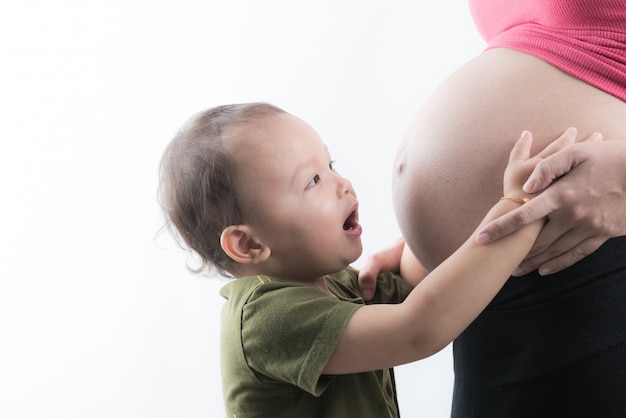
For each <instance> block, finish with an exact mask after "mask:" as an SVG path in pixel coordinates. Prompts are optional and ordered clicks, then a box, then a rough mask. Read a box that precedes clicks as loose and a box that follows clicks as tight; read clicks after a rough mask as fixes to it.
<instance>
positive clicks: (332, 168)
mask: <svg viewBox="0 0 626 418" xmlns="http://www.w3.org/2000/svg"><path fill="white" fill-rule="evenodd" d="M328 167H329V168H330V170H331V171H336V170H337V161H335V160H332V161H331V162H330V164H328Z"/></svg>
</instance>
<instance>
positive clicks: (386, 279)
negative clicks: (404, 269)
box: [373, 272, 413, 303]
mask: <svg viewBox="0 0 626 418" xmlns="http://www.w3.org/2000/svg"><path fill="white" fill-rule="evenodd" d="M376 280H377V281H376V293H374V300H373V303H401V302H403V301H404V299H406V297H407V296H408V295H409V293H411V291H412V290H413V285H412V284H410V283H409V282H407V281H406V280H404V279H403V278H402V277H400V276H399V275H397V274H395V273H389V272H383V273H380V274H379V275H378V277H377V278H376Z"/></svg>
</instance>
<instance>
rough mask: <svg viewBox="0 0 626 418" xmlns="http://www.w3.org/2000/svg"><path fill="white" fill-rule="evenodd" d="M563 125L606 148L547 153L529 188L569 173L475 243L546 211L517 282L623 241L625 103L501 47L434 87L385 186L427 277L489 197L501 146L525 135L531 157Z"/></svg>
mask: <svg viewBox="0 0 626 418" xmlns="http://www.w3.org/2000/svg"><path fill="white" fill-rule="evenodd" d="M570 126H575V127H576V128H577V129H578V137H579V138H582V137H588V136H589V135H591V134H592V133H594V132H601V133H602V135H603V136H604V139H605V142H607V143H606V144H605V143H603V144H600V145H598V146H597V147H595V148H594V147H593V145H594V144H586V145H583V144H581V146H580V147H578V149H577V150H576V151H569V150H567V151H566V152H567V154H565V153H563V154H562V155H559V156H558V157H557V156H554V157H553V160H552V163H549V164H548V163H546V164H544V166H543V168H542V170H543V171H542V172H541V174H540V175H539V177H537V178H536V179H538V180H540V181H537V184H540V185H542V186H545V185H546V184H547V183H549V181H550V180H551V179H552V178H554V177H555V175H557V173H558V172H559V171H563V170H564V169H565V168H568V169H569V168H572V171H571V172H570V173H569V174H568V175H567V176H565V177H564V178H563V179H562V180H560V181H559V182H556V183H554V184H553V185H552V186H551V187H550V188H548V189H547V190H546V191H545V192H544V193H543V194H542V195H540V196H539V197H538V198H537V199H535V200H534V201H533V202H532V203H533V204H532V205H528V206H524V207H522V208H520V209H518V210H517V211H516V212H514V213H512V214H511V215H509V216H508V217H504V218H502V219H501V220H499V221H498V222H497V223H494V224H492V225H491V226H490V227H489V228H487V229H486V232H487V235H484V236H482V238H481V240H482V241H481V242H485V241H488V240H489V237H490V238H491V239H495V238H498V237H500V236H503V235H505V234H507V233H509V232H511V231H512V230H515V228H517V227H519V226H520V225H525V224H527V223H528V222H532V221H534V220H536V219H540V218H542V217H544V216H546V215H547V216H548V218H549V220H550V222H549V223H548V225H547V226H546V228H544V230H543V231H542V233H541V235H540V236H539V238H538V240H537V243H536V244H535V246H534V248H533V250H532V251H531V253H530V258H528V259H527V260H526V261H525V262H524V263H522V265H521V269H519V270H518V271H517V273H518V274H522V273H525V272H528V271H530V270H533V269H535V268H537V267H540V272H542V273H543V274H549V273H553V272H556V271H559V270H561V269H563V268H565V267H567V266H569V265H571V264H573V263H575V262H576V261H578V260H579V259H580V258H582V257H584V256H585V255H588V254H590V253H591V252H593V251H595V250H596V249H597V248H598V247H599V246H600V245H601V244H602V243H603V242H604V241H606V239H608V238H610V237H612V236H618V235H622V234H624V233H626V170H624V168H623V167H624V159H626V146H625V144H626V141H625V140H626V103H624V102H623V101H621V100H619V99H617V98H616V97H613V96H611V95H609V94H606V93H604V92H602V91H600V90H598V89H596V88H594V87H592V86H589V85H588V84H586V83H583V82H582V81H580V80H577V79H575V78H573V77H571V76H569V75H567V74H565V73H563V72H562V71H560V70H558V69H556V68H554V67H552V66H551V65H549V64H546V63H545V62H543V61H541V60H539V59H537V58H534V57H532V56H529V55H526V54H523V53H519V52H515V51H512V50H508V49H494V50H490V51H487V52H485V53H483V54H481V55H480V56H479V57H477V58H475V59H474V60H473V61H471V62H469V63H467V64H466V65H464V66H463V67H461V68H460V69H459V70H458V71H457V72H455V73H454V74H453V75H452V76H451V77H450V78H449V79H448V80H447V81H446V82H444V83H443V84H442V85H441V86H440V88H439V89H438V90H437V91H436V92H435V93H434V94H433V96H432V97H431V98H430V100H429V101H428V102H427V103H425V105H424V107H423V109H422V110H421V111H420V112H419V113H418V114H417V116H416V118H415V120H414V121H413V123H412V125H411V127H410V129H409V130H408V132H407V135H406V138H405V140H404V142H403V144H402V146H401V148H400V150H399V152H398V157H397V160H396V164H395V170H394V178H393V193H394V204H395V207H396V214H397V217H398V221H399V225H400V227H401V230H402V233H403V235H404V236H405V238H406V240H407V243H408V244H409V246H410V247H411V249H412V250H413V252H414V253H415V255H416V256H417V257H418V258H419V260H420V261H421V262H422V263H423V265H424V266H425V267H426V269H427V270H432V269H434V268H435V267H436V266H438V265H439V264H440V263H441V262H442V261H443V260H444V259H445V258H446V257H448V256H449V255H450V254H452V252H453V251H454V250H455V249H456V248H458V247H459V246H460V245H461V244H462V243H463V240H464V238H465V237H466V236H468V235H469V234H470V233H471V232H472V230H473V229H474V228H475V227H476V226H477V225H478V224H479V222H480V220H481V219H482V214H483V213H484V212H485V210H487V209H488V208H489V207H490V206H491V205H492V204H493V202H495V201H497V199H498V198H499V197H500V194H501V193H500V188H499V179H500V178H501V175H502V173H503V170H504V161H506V154H507V152H508V149H509V147H510V146H511V141H512V140H511V139H510V138H515V137H516V133H517V132H520V131H521V130H523V129H528V130H530V131H531V132H533V135H534V148H533V151H535V150H537V149H541V148H543V147H544V146H545V145H546V144H547V143H548V141H549V140H550V139H551V138H554V137H555V136H556V135H558V134H559V133H560V132H562V131H563V130H564V129H566V128H567V127H570ZM614 141H619V143H614V144H613V143H612V142H614ZM609 143H611V144H609ZM583 162H584V164H583ZM547 179H548V180H547ZM566 180H567V181H566ZM572 185H575V186H576V187H572ZM557 207H558V208H559V209H558V210H557V209H556V208H557ZM485 238H487V239H486V240H485Z"/></svg>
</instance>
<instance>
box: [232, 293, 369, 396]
mask: <svg viewBox="0 0 626 418" xmlns="http://www.w3.org/2000/svg"><path fill="white" fill-rule="evenodd" d="M361 306H362V305H359V304H355V303H351V302H346V301H341V300H338V299H333V298H330V297H328V296H327V295H325V294H324V293H322V292H321V291H319V290H318V289H314V288H310V287H307V286H282V287H279V286H274V285H273V283H272V284H266V285H263V286H260V287H259V288H258V289H257V290H256V291H255V292H254V294H253V295H252V296H251V298H250V299H249V300H248V302H247V303H246V305H245V307H244V309H243V313H242V315H243V318H242V324H244V325H243V329H242V331H241V333H242V344H243V349H244V353H245V356H246V360H247V362H248V365H249V366H250V367H251V368H252V369H254V370H255V371H256V373H257V375H258V376H259V378H260V379H267V380H268V381H273V380H275V381H281V382H288V383H291V384H293V385H296V386H298V387H300V388H302V389H303V390H305V391H307V392H309V393H311V394H313V395H315V396H319V395H320V394H321V393H322V392H323V391H324V389H325V388H326V386H327V385H328V383H329V378H328V377H323V376H321V374H322V370H323V369H324V366H325V365H326V363H327V362H328V358H329V357H330V355H331V354H332V352H333V350H334V348H335V346H336V344H337V342H338V341H339V337H340V336H341V333H342V332H343V329H344V327H345V325H346V323H347V322H348V319H349V318H350V316H352V314H353V313H354V312H355V311H356V310H357V309H358V308H359V307H361Z"/></svg>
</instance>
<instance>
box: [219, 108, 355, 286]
mask: <svg viewBox="0 0 626 418" xmlns="http://www.w3.org/2000/svg"><path fill="white" fill-rule="evenodd" d="M244 138H245V139H239V140H237V142H236V143H235V144H234V145H235V147H236V148H232V149H231V150H230V151H231V152H232V155H233V156H234V159H235V165H236V167H237V168H236V175H235V184H236V186H237V190H238V191H239V192H240V195H241V197H242V199H243V203H244V206H245V208H246V210H247V211H248V212H250V213H251V214H252V216H251V221H250V222H249V223H250V224H251V225H252V226H253V227H254V228H255V231H256V232H257V233H258V234H259V236H260V238H261V240H262V241H263V242H264V243H265V244H266V245H268V246H269V247H270V248H271V250H272V253H271V256H272V257H275V259H277V260H280V263H281V265H282V266H284V270H285V274H289V275H290V276H289V277H293V278H295V277H294V275H298V274H302V272H307V273H308V274H309V275H310V274H312V273H313V274H316V275H323V274H329V273H334V272H336V271H339V270H341V269H343V268H345V267H346V266H347V265H348V264H349V263H351V262H353V261H355V260H356V259H357V258H358V257H359V256H360V254H361V251H362V245H361V238H360V237H361V232H362V230H361V226H360V225H359V223H358V201H357V198H356V193H355V191H354V189H353V188H352V184H351V183H350V181H348V180H347V179H345V178H343V177H342V176H340V175H339V174H338V173H337V172H336V171H335V170H334V169H333V162H332V160H331V157H330V154H329V152H328V149H327V148H326V146H325V145H324V143H323V142H322V140H321V139H320V138H319V136H318V135H317V133H316V132H315V130H313V128H311V127H310V126H309V125H308V124H306V123H305V122H303V121H302V120H300V119H298V118H296V117H295V116H292V115H289V114H279V115H277V116H275V117H273V118H272V119H271V120H270V121H268V122H264V123H263V125H262V126H261V127H260V129H257V130H255V131H254V132H252V133H251V135H246V136H245V137H244Z"/></svg>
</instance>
